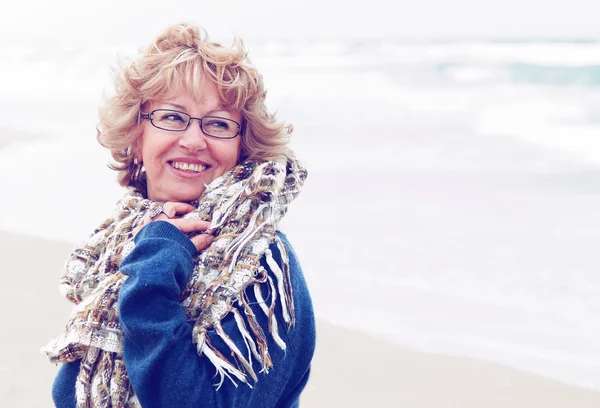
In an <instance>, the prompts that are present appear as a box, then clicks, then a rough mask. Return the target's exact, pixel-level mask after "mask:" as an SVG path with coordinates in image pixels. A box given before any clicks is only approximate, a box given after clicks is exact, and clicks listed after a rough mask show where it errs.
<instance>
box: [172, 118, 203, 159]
mask: <svg viewBox="0 0 600 408" xmlns="http://www.w3.org/2000/svg"><path fill="white" fill-rule="evenodd" d="M181 133H183V134H182V135H181V137H180V138H179V146H181V147H183V148H184V149H186V150H189V151H190V152H192V153H196V152H198V151H200V150H203V149H206V135H205V134H204V132H202V129H201V128H200V122H199V121H198V122H196V123H195V122H194V120H192V121H191V122H190V125H189V126H188V128H187V129H186V130H185V131H184V132H181Z"/></svg>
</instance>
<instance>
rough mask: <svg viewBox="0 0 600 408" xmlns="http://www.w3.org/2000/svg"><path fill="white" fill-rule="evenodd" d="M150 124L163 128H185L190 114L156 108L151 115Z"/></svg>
mask: <svg viewBox="0 0 600 408" xmlns="http://www.w3.org/2000/svg"><path fill="white" fill-rule="evenodd" d="M151 119H152V124H153V125H154V126H156V127H157V128H161V129H165V130H185V129H186V128H187V126H188V123H189V122H190V115H188V114H186V113H182V112H177V111H173V110H169V109H157V110H155V111H154V112H152V115H151Z"/></svg>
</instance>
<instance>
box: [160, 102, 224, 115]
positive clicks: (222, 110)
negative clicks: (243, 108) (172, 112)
mask: <svg viewBox="0 0 600 408" xmlns="http://www.w3.org/2000/svg"><path fill="white" fill-rule="evenodd" d="M164 104H165V105H169V106H172V107H174V108H177V109H179V110H181V111H183V112H186V113H187V108H186V107H185V106H183V105H179V104H178V103H174V102H164ZM215 112H227V113H230V112H229V111H228V110H227V109H225V107H224V106H223V105H219V106H217V107H216V108H214V109H211V110H209V111H208V112H206V115H207V116H210V115H212V114H214V113H215Z"/></svg>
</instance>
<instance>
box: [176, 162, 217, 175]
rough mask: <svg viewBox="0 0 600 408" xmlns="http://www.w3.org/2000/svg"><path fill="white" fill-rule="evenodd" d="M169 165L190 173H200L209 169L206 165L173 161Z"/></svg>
mask: <svg viewBox="0 0 600 408" xmlns="http://www.w3.org/2000/svg"><path fill="white" fill-rule="evenodd" d="M169 164H170V165H171V166H173V167H175V168H176V169H177V170H183V171H189V172H190V173H200V172H201V171H202V170H205V169H207V168H208V166H206V165H204V164H194V163H182V162H176V161H171V162H169Z"/></svg>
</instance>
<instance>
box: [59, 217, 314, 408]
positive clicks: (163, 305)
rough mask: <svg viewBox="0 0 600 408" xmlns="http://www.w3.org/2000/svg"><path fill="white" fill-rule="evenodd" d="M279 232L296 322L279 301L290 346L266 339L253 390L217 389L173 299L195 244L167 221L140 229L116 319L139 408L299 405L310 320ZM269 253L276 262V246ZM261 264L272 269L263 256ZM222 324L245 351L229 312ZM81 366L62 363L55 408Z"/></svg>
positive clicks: (71, 392) (71, 399) (301, 283)
mask: <svg viewBox="0 0 600 408" xmlns="http://www.w3.org/2000/svg"><path fill="white" fill-rule="evenodd" d="M278 235H279V237H280V238H281V239H282V241H283V243H284V245H285V248H286V250H287V252H288V255H289V263H290V275H291V284H292V288H293V297H294V306H295V313H296V324H295V326H294V327H292V328H291V329H290V330H289V331H288V330H287V329H286V328H287V324H286V323H284V321H283V318H282V312H281V306H280V305H279V304H278V306H277V308H276V311H275V313H276V315H277V319H278V323H279V332H280V336H281V338H282V339H283V340H284V341H285V343H286V344H287V351H285V352H284V351H282V350H281V349H280V348H279V347H278V346H277V344H275V342H274V341H273V339H272V338H271V336H270V335H269V336H267V337H268V340H269V352H270V353H271V358H272V361H273V368H272V369H271V370H270V371H269V373H268V374H265V373H258V372H257V375H258V382H257V383H255V384H252V388H251V387H249V386H248V385H246V384H238V386H237V387H236V386H234V385H233V384H232V383H231V381H229V380H227V379H225V381H224V382H223V385H222V387H221V388H220V389H219V390H217V388H216V387H215V385H214V384H215V383H216V382H217V380H218V377H215V373H216V370H215V368H214V366H213V365H212V364H211V363H210V361H208V359H206V358H205V357H199V356H198V354H197V352H196V346H195V344H193V343H192V327H193V326H192V324H190V322H188V321H186V317H185V313H184V310H183V308H182V306H181V305H180V303H179V301H178V300H179V296H180V294H181V292H182V290H183V288H184V287H185V285H186V283H187V281H188V280H189V278H190V275H191V273H192V268H193V264H194V262H193V256H194V255H195V254H196V249H195V247H194V245H193V244H192V242H191V241H190V240H189V239H188V238H187V236H186V235H185V234H183V233H182V232H181V231H179V230H178V229H177V228H175V227H174V226H172V225H171V224H169V223H167V222H163V221H156V222H152V223H150V224H148V225H147V226H146V227H144V228H143V229H142V230H141V231H140V233H139V234H138V235H137V237H136V239H135V241H136V246H135V249H134V250H133V251H132V253H131V254H129V256H127V257H126V258H125V259H124V260H123V262H122V263H121V271H122V272H123V273H124V274H126V275H128V276H129V278H128V279H127V280H126V281H125V283H124V284H123V286H122V288H121V291H120V293H119V319H120V323H121V327H122V328H123V331H124V334H125V340H124V344H123V357H124V360H125V366H126V368H127V373H128V375H129V379H130V381H131V384H132V386H133V389H134V391H135V393H136V395H137V397H138V399H139V401H140V402H141V404H142V406H143V407H144V408H150V407H165V408H166V407H177V408H183V407H257V408H258V407H260V408H267V407H297V406H298V404H299V396H300V392H301V391H302V390H303V388H304V386H305V385H306V382H307V380H308V376H309V372H310V361H311V359H312V357H313V353H314V348H315V321H314V314H313V308H312V302H311V299H310V295H309V292H308V289H307V287H306V282H305V280H304V277H303V275H302V270H301V268H300V265H299V264H298V261H297V259H296V255H295V253H294V251H293V249H292V247H291V246H290V244H289V242H288V241H287V238H286V237H285V235H283V234H281V233H278ZM271 251H272V252H273V256H274V258H275V260H276V261H277V262H278V263H279V264H281V255H280V253H279V251H278V250H277V247H276V246H275V245H272V246H271ZM262 264H263V266H264V267H265V268H266V269H267V271H269V273H271V272H270V270H269V268H268V267H267V265H266V262H265V261H264V259H263V261H262ZM263 293H267V292H266V290H265V291H264V292H263ZM247 295H248V297H249V300H250V304H251V305H252V306H251V307H252V309H253V310H254V313H255V314H256V316H257V319H258V321H259V323H260V324H261V326H262V327H263V328H265V329H266V328H267V327H268V323H267V319H266V317H265V315H264V313H263V312H262V310H261V309H260V307H259V306H258V305H257V303H256V298H255V297H254V294H253V291H247ZM222 324H223V328H224V330H225V332H226V333H227V334H228V335H229V336H230V337H231V338H232V339H233V340H234V341H235V343H236V344H237V346H238V348H239V349H240V350H245V349H246V346H245V343H244V340H243V339H242V337H241V335H240V333H239V330H238V329H237V324H236V323H235V320H234V319H233V317H232V316H231V315H228V316H226V317H225V318H224V319H223V321H222ZM265 332H267V330H265ZM209 338H210V341H211V343H212V344H213V345H214V346H216V347H217V348H218V349H219V351H221V353H222V354H223V355H226V356H228V355H229V354H230V353H229V352H228V350H229V348H228V347H227V346H226V345H225V344H224V343H223V341H222V340H221V339H220V337H218V336H217V335H215V334H214V333H209ZM79 364H80V361H73V362H71V363H66V364H63V365H62V366H61V367H60V370H59V372H58V375H57V376H56V379H55V381H54V386H53V388H52V398H53V400H54V403H55V405H56V406H57V407H59V408H62V407H75V381H76V377H77V374H78V372H79ZM250 380H251V379H250Z"/></svg>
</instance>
